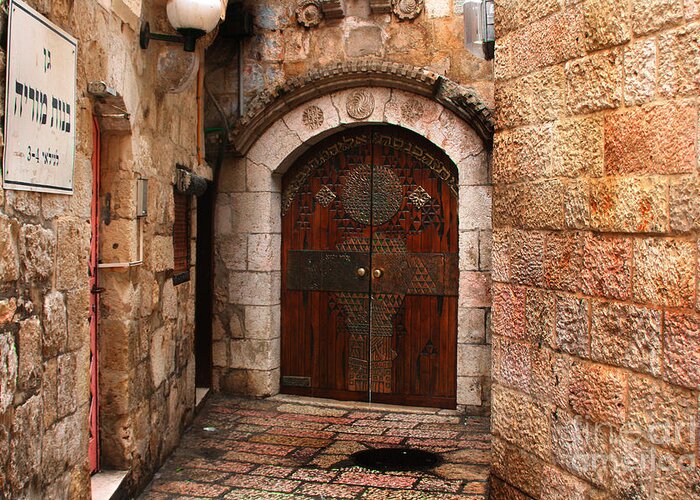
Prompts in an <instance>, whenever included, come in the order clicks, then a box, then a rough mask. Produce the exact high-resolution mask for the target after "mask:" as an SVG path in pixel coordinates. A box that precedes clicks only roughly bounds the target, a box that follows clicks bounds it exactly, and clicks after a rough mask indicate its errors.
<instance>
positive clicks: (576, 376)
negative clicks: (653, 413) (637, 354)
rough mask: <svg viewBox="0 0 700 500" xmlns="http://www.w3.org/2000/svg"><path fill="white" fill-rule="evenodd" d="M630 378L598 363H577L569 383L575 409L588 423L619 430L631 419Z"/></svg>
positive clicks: (571, 402)
mask: <svg viewBox="0 0 700 500" xmlns="http://www.w3.org/2000/svg"><path fill="white" fill-rule="evenodd" d="M626 392H627V374H626V373H625V372H623V371H621V370H619V369H615V368H611V367H608V366H606V365H600V364H594V363H586V362H584V363H574V365H573V369H572V372H571V380H570V382H569V403H570V405H571V408H572V409H573V410H574V412H576V413H577V414H579V415H582V416H583V417H585V418H586V420H590V421H592V422H598V423H603V424H611V425H614V426H619V425H622V423H624V421H625V418H626V415H627V406H628V403H627V400H626Z"/></svg>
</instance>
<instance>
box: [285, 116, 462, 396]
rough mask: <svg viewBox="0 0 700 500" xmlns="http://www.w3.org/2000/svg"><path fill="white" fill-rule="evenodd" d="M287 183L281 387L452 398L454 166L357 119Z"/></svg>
mask: <svg viewBox="0 0 700 500" xmlns="http://www.w3.org/2000/svg"><path fill="white" fill-rule="evenodd" d="M283 184H284V186H283V187H284V194H283V220H282V227H283V229H282V231H283V237H282V269H283V271H282V391H283V392H286V393H293V394H302V395H312V396H320V397H333V398H341V399H354V400H371V401H377V402H387V403H397V404H410V405H423V406H441V407H454V404H455V391H456V347H457V345H456V344H457V339H456V337H457V281H458V275H457V267H458V262H457V254H458V246H457V245H458V242H457V204H456V192H457V187H456V186H457V183H456V176H455V174H454V166H453V165H452V164H451V163H450V162H449V160H448V159H447V158H446V157H445V156H444V154H443V153H442V152H440V151H437V150H432V149H431V148H430V145H429V144H428V143H427V141H425V140H424V139H422V138H420V137H418V136H415V135H414V134H411V133H408V132H405V131H399V130H396V129H392V128H389V127H379V126H378V127H363V128H360V129H354V130H352V131H348V132H345V133H342V134H339V135H335V136H333V137H331V138H329V139H327V140H325V141H323V142H322V143H321V144H319V146H317V147H316V148H315V149H314V150H313V151H312V152H311V153H309V154H307V155H306V156H304V157H303V158H301V159H300V161H299V162H297V164H296V165H295V166H294V167H293V168H292V170H290V172H289V173H288V174H287V175H286V176H285V179H284V183H283Z"/></svg>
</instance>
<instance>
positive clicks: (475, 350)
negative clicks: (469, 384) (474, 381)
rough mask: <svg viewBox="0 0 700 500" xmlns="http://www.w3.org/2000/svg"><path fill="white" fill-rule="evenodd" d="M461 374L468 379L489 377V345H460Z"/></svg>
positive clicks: (458, 350)
mask: <svg viewBox="0 0 700 500" xmlns="http://www.w3.org/2000/svg"><path fill="white" fill-rule="evenodd" d="M457 366H459V367H460V370H459V374H460V375H463V376H467V377H478V376H482V375H488V374H489V372H490V371H491V349H490V348H489V346H487V345H476V344H459V345H458V346H457Z"/></svg>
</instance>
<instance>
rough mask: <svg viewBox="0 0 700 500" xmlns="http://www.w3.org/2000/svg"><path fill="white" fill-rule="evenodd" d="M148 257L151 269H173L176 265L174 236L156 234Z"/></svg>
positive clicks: (160, 270)
mask: <svg viewBox="0 0 700 500" xmlns="http://www.w3.org/2000/svg"><path fill="white" fill-rule="evenodd" d="M146 259H147V262H148V264H149V266H148V267H149V269H151V270H152V271H154V272H156V273H159V272H162V271H167V270H168V269H172V268H173V266H174V265H175V254H174V249H173V238H172V236H154V237H153V238H152V239H151V245H150V252H148V254H147V255H146Z"/></svg>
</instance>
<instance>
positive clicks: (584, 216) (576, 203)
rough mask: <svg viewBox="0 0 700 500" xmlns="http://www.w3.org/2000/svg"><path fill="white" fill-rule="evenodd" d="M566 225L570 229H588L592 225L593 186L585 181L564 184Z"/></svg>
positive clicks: (576, 180) (578, 180)
mask: <svg viewBox="0 0 700 500" xmlns="http://www.w3.org/2000/svg"><path fill="white" fill-rule="evenodd" d="M564 189H565V194H564V223H565V224H566V227H567V228H569V229H588V228H589V227H590V225H591V199H590V198H591V192H590V191H591V185H590V182H589V181H587V180H584V179H575V180H571V181H569V182H566V183H565V184H564Z"/></svg>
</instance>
